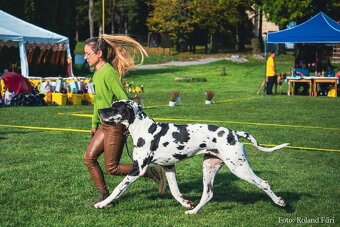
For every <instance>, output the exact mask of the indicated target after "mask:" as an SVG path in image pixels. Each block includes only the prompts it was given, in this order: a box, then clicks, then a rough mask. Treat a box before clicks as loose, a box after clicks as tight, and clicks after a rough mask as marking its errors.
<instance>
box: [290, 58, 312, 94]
mask: <svg viewBox="0 0 340 227" xmlns="http://www.w3.org/2000/svg"><path fill="white" fill-rule="evenodd" d="M309 74H310V71H309V70H308V69H307V64H306V63H305V62H300V63H299V65H298V67H297V68H295V70H294V76H295V77H300V78H302V79H303V78H305V77H307V76H309ZM301 87H302V88H303V90H302V92H301V94H302V95H308V89H309V88H308V84H307V83H303V82H301V83H300V82H297V83H295V86H294V94H299V90H300V88H301Z"/></svg>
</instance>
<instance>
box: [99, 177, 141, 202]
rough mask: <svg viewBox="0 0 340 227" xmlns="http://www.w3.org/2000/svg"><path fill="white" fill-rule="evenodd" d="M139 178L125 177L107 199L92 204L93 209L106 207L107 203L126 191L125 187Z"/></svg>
mask: <svg viewBox="0 0 340 227" xmlns="http://www.w3.org/2000/svg"><path fill="white" fill-rule="evenodd" d="M138 178H139V176H131V175H127V176H126V177H125V178H124V179H123V180H122V181H121V182H120V183H119V185H118V186H117V187H116V188H115V189H114V190H113V192H112V193H111V194H110V196H109V197H107V198H106V199H105V200H103V201H101V202H99V203H96V204H94V207H95V208H103V207H106V206H107V205H108V204H109V203H111V202H112V200H114V199H116V198H118V197H119V196H120V195H121V194H122V193H123V192H124V191H125V190H126V189H127V187H128V186H129V185H130V184H132V183H133V182H135V181H136V180H137V179H138Z"/></svg>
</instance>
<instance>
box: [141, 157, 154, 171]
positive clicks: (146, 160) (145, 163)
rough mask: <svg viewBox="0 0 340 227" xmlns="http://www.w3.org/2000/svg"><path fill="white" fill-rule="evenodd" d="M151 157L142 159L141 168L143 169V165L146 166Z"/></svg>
mask: <svg viewBox="0 0 340 227" xmlns="http://www.w3.org/2000/svg"><path fill="white" fill-rule="evenodd" d="M152 159H153V156H149V157H146V158H144V159H143V163H142V166H141V168H142V169H143V168H144V167H145V166H147V165H148V164H149V163H150V162H151V161H152Z"/></svg>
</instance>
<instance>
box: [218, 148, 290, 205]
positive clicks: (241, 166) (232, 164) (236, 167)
mask: <svg viewBox="0 0 340 227" xmlns="http://www.w3.org/2000/svg"><path fill="white" fill-rule="evenodd" d="M228 153H230V154H233V155H231V156H228V157H225V158H224V159H225V160H223V161H224V162H225V164H226V165H227V166H228V167H229V169H230V170H231V172H232V173H233V174H235V175H236V176H237V177H239V178H241V179H243V180H245V181H247V182H249V183H251V184H254V185H256V186H257V187H258V188H260V189H262V190H263V191H264V192H265V193H266V194H267V195H268V196H269V197H270V198H271V199H272V200H273V201H274V203H276V204H277V205H279V206H285V205H286V202H285V201H284V200H283V199H282V198H281V197H277V196H276V195H275V193H274V192H273V191H272V190H271V188H270V186H269V184H268V182H267V181H264V180H262V179H261V178H259V177H258V176H256V174H255V173H254V172H253V170H252V169H251V168H250V166H249V163H248V161H247V159H246V157H245V151H244V148H243V145H242V144H241V143H236V144H235V145H234V146H233V149H232V150H228ZM224 154H227V151H226V152H225V153H224Z"/></svg>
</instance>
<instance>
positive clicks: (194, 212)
mask: <svg viewBox="0 0 340 227" xmlns="http://www.w3.org/2000/svg"><path fill="white" fill-rule="evenodd" d="M185 214H190V215H193V214H197V211H196V210H195V209H192V210H187V211H185Z"/></svg>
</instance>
